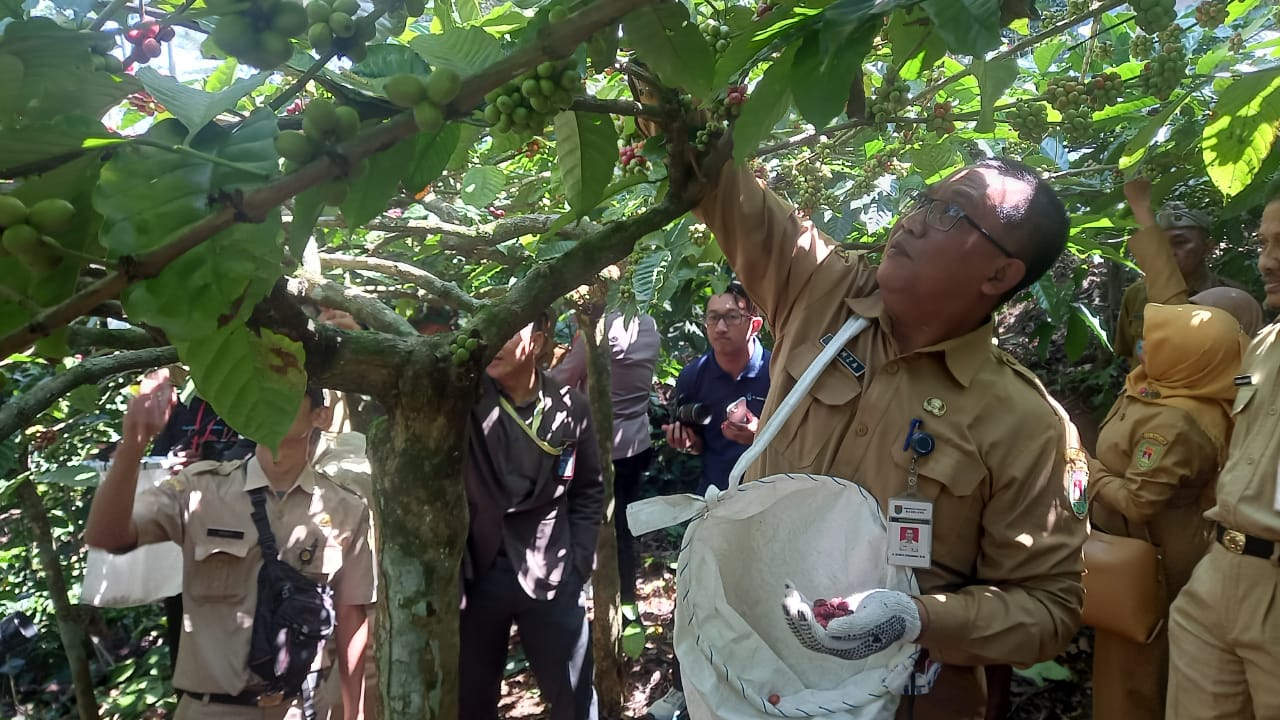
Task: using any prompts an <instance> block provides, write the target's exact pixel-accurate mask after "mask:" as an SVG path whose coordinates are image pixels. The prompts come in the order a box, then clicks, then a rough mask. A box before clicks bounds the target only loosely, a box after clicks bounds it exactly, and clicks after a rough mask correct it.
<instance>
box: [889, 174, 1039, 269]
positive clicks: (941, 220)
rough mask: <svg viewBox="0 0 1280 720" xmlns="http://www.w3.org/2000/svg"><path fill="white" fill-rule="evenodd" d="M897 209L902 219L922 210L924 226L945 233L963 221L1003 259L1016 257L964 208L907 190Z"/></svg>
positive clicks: (917, 191)
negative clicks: (1002, 255)
mask: <svg viewBox="0 0 1280 720" xmlns="http://www.w3.org/2000/svg"><path fill="white" fill-rule="evenodd" d="M898 209H899V211H900V212H901V215H902V217H904V218H905V217H908V216H910V215H914V214H915V213H918V212H920V211H921V210H924V211H925V216H924V221H925V224H927V225H928V226H929V227H931V228H933V229H934V230H941V231H942V232H947V231H948V230H950V229H952V228H954V227H955V226H956V223H958V222H960V221H961V220H964V221H965V222H967V223H969V226H970V227H972V228H973V229H974V230H977V231H978V232H979V233H981V235H982V237H984V238H986V239H988V240H990V241H991V244H992V245H995V246H996V249H998V250H999V251H1000V252H1001V253H1003V254H1004V256H1005V257H1007V258H1016V257H1017V256H1015V255H1014V254H1013V253H1011V252H1009V250H1008V248H1006V247H1005V246H1004V245H1003V244H1002V243H1001V242H1000V241H999V240H996V239H995V238H994V237H992V235H991V233H989V232H987V231H986V229H984V228H983V227H982V226H981V225H979V224H978V223H977V221H975V220H974V219H973V218H971V217H969V215H968V213H966V212H965V211H964V208H962V207H960V206H959V205H957V204H955V203H953V202H951V201H949V200H942V199H940V198H933V197H929V195H928V194H926V193H925V192H923V191H921V190H908V191H907V192H906V194H905V195H903V197H902V202H901V204H900V205H899V206H898Z"/></svg>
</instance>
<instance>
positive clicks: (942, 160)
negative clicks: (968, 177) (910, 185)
mask: <svg viewBox="0 0 1280 720" xmlns="http://www.w3.org/2000/svg"><path fill="white" fill-rule="evenodd" d="M907 157H909V158H911V167H912V169H914V170H915V171H916V172H918V173H920V177H922V178H924V181H925V182H926V183H930V182H934V181H936V180H937V179H939V177H941V176H942V175H943V174H944V173H946V172H949V171H951V170H953V169H955V168H958V167H960V166H961V165H962V164H964V159H963V158H962V157H961V156H960V151H959V150H958V149H956V147H955V145H954V144H952V143H951V142H949V141H947V140H940V141H938V142H934V143H928V144H925V145H921V146H920V147H918V148H915V149H913V150H911V151H910V152H908V153H907Z"/></svg>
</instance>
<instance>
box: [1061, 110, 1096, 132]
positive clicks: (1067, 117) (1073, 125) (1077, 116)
mask: <svg viewBox="0 0 1280 720" xmlns="http://www.w3.org/2000/svg"><path fill="white" fill-rule="evenodd" d="M1062 130H1063V132H1064V133H1066V136H1067V137H1068V138H1070V139H1072V140H1088V139H1089V137H1090V135H1091V133H1092V132H1093V111H1092V110H1090V109H1089V108H1087V107H1078V108H1068V109H1067V110H1064V111H1063V112H1062Z"/></svg>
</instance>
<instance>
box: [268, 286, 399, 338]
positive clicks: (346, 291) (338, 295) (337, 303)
mask: <svg viewBox="0 0 1280 720" xmlns="http://www.w3.org/2000/svg"><path fill="white" fill-rule="evenodd" d="M286 284H287V288H288V291H289V294H290V295H294V296H297V297H304V298H306V299H308V300H310V301H312V302H314V303H316V304H318V305H323V306H324V307H328V308H334V309H336V310H345V311H347V312H349V313H351V315H352V316H353V317H354V318H355V319H356V320H358V321H359V322H362V323H364V324H365V325H367V326H368V327H369V329H370V330H377V331H379V332H384V333H389V334H391V335H403V336H409V335H416V334H417V333H418V331H417V330H414V329H413V326H412V325H410V324H409V321H408V320H405V319H404V318H402V317H400V316H399V315H397V314H396V313H395V311H393V310H392V309H391V308H389V307H387V306H386V305H383V304H382V303H381V302H378V299H377V298H376V297H373V296H372V295H369V294H367V293H364V292H362V291H360V290H357V289H356V288H352V287H347V286H346V285H342V284H340V283H336V282H333V281H332V280H325V279H324V278H317V277H309V276H305V275H304V276H300V277H291V278H287V280H286Z"/></svg>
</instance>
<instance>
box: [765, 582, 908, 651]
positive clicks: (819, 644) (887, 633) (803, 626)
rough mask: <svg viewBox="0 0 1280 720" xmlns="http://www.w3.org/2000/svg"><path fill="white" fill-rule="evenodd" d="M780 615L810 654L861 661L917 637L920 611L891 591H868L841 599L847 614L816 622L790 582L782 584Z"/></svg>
mask: <svg viewBox="0 0 1280 720" xmlns="http://www.w3.org/2000/svg"><path fill="white" fill-rule="evenodd" d="M786 588H787V589H786V595H784V596H783V599H782V612H783V615H784V616H785V617H786V620H787V627H788V628H789V629H790V630H791V634H792V635H795V636H796V639H797V640H799V641H800V644H801V645H803V646H805V647H806V648H808V649H810V650H812V651H814V652H820V653H825V654H827V655H832V656H834V657H838V658H842V659H844V660H862V659H864V658H868V657H871V656H872V655H875V654H876V653H878V652H880V651H881V650H884V649H885V648H888V647H890V646H891V645H893V644H894V643H897V642H914V641H915V639H916V638H918V637H919V636H920V610H919V608H917V607H916V603H915V601H914V600H912V599H911V596H910V595H907V594H906V593H900V592H897V591H895V590H868V591H866V592H861V593H857V594H856V595H850V596H849V597H847V598H844V601H845V602H847V603H848V606H849V609H850V612H849V614H848V615H844V616H843V617H836V618H833V619H831V620H830V621H829V622H828V623H827V626H826V627H823V626H822V623H820V622H818V619H817V617H815V615H814V609H813V606H812V605H811V604H810V603H809V601H808V600H807V599H806V598H805V596H804V595H801V594H800V591H798V590H796V588H795V586H794V585H792V584H791V583H789V582H788V583H787V585H786Z"/></svg>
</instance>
